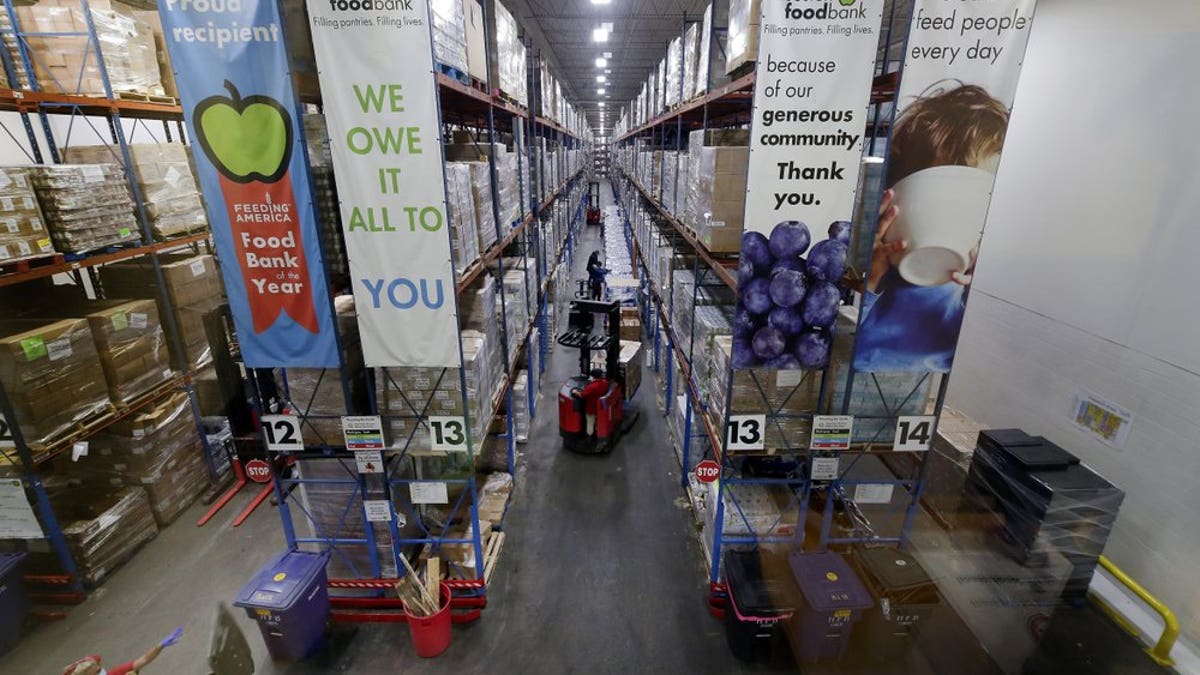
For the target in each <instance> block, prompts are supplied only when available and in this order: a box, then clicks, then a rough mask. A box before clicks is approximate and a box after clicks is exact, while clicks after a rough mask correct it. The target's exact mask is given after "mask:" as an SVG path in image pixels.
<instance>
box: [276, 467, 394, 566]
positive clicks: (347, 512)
mask: <svg viewBox="0 0 1200 675" xmlns="http://www.w3.org/2000/svg"><path fill="white" fill-rule="evenodd" d="M351 469H353V462H351ZM296 473H297V477H298V478H302V479H309V480H310V481H311V482H304V483H301V484H300V485H299V486H298V487H297V490H298V492H299V494H298V495H297V496H298V498H299V499H300V500H302V501H303V503H304V504H305V509H304V511H303V512H302V514H301V513H298V512H300V509H292V516H293V518H294V519H295V520H294V521H293V524H294V526H295V528H296V531H297V532H298V533H303V534H301V535H300V536H309V537H321V538H330V537H338V538H346V539H355V538H357V539H365V538H366V535H367V528H368V527H369V528H371V533H372V535H373V536H374V537H375V552H374V554H373V555H372V552H371V550H370V549H369V548H368V547H367V545H366V544H359V545H351V544H339V545H338V546H337V550H336V552H335V553H334V555H333V556H332V557H331V558H330V560H329V566H328V572H329V576H330V577H335V578H366V577H373V576H379V577H395V576H396V559H395V556H394V555H393V553H392V537H391V533H390V531H389V526H388V523H368V522H366V519H365V518H364V516H363V506H362V497H361V494H360V492H359V488H358V483H357V482H356V481H354V480H346V479H347V474H346V467H345V465H344V463H343V460H339V459H326V458H315V457H302V458H300V459H299V460H298V461H297V462H296ZM293 498H296V497H293ZM396 510H397V512H399V513H405V514H407V513H409V512H406V511H404V510H402V509H401V506H400V505H399V504H397V505H396ZM372 557H374V558H375V559H376V560H378V561H379V568H378V569H376V568H375V566H374V563H373V561H372Z"/></svg>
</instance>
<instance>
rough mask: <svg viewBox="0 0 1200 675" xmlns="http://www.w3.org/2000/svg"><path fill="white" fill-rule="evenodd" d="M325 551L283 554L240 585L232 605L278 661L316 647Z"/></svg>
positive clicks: (325, 613) (321, 626)
mask: <svg viewBox="0 0 1200 675" xmlns="http://www.w3.org/2000/svg"><path fill="white" fill-rule="evenodd" d="M328 562H329V553H327V552H326V553H313V552H309V551H284V552H283V553H280V554H279V555H277V556H275V557H274V558H272V559H271V561H270V562H269V563H267V565H266V566H265V567H263V568H262V569H261V570H259V571H258V573H257V574H255V575H254V578H253V579H252V580H251V581H250V583H248V584H246V585H245V586H244V587H242V590H241V591H240V592H239V593H238V594H237V599H236V600H234V603H233V604H234V605H235V606H237V607H241V608H243V609H245V610H246V615H247V616H249V617H250V618H251V619H254V620H255V621H257V622H258V629H259V631H261V632H262V636H263V641H264V642H266V643H267V651H268V652H270V654H271V658H273V659H275V660H277V661H299V660H301V659H303V658H305V657H306V656H309V655H310V654H312V653H313V652H315V651H316V650H317V649H318V648H319V647H320V646H321V639H322V638H323V637H324V635H325V622H326V621H327V620H328V619H329V589H328V588H327V587H326V582H327V577H326V574H325V565H326V563H328Z"/></svg>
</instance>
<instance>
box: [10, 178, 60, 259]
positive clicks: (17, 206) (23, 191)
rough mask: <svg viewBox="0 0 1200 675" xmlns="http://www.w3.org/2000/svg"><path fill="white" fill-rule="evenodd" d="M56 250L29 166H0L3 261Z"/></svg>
mask: <svg viewBox="0 0 1200 675" xmlns="http://www.w3.org/2000/svg"><path fill="white" fill-rule="evenodd" d="M46 253H54V244H53V242H51V240H50V236H49V234H48V233H47V232H46V227H45V225H44V224H43V223H42V212H41V211H40V210H38V204H37V195H36V193H34V190H33V182H32V181H31V180H30V176H29V169H21V168H3V169H0V262H4V261H5V260H16V259H19V258H28V257H30V256H35V255H44V254H46Z"/></svg>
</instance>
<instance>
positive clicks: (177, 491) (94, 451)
mask: <svg viewBox="0 0 1200 675" xmlns="http://www.w3.org/2000/svg"><path fill="white" fill-rule="evenodd" d="M63 464H64V467H63V468H64V469H65V470H66V471H67V472H68V473H69V474H70V475H73V476H75V477H78V478H80V479H82V480H83V482H84V483H85V484H87V485H89V486H92V487H96V488H100V489H105V490H108V491H112V490H114V488H116V489H119V488H120V487H124V486H128V487H141V488H143V489H144V490H145V491H146V496H147V497H148V498H149V500H150V510H151V512H152V513H153V514H154V519H155V521H156V522H157V523H158V524H159V525H160V526H162V527H166V526H167V525H169V524H170V523H171V522H172V521H174V520H175V518H176V517H177V516H178V515H179V514H180V513H182V512H183V510H184V509H186V508H187V507H188V506H190V505H191V503H192V502H193V501H194V500H195V499H196V497H197V496H198V495H199V494H200V492H201V491H203V490H204V487H205V486H206V485H207V483H208V466H207V464H206V463H205V461H204V451H203V449H202V447H201V444H200V436H199V433H198V431H197V426H196V418H195V416H194V415H193V414H192V407H191V402H190V401H189V400H188V397H187V394H185V393H183V392H180V393H178V394H175V395H173V396H170V397H168V398H166V399H165V400H163V401H161V402H160V403H158V404H156V405H155V406H153V407H152V408H149V409H147V410H144V411H142V412H140V413H138V414H137V415H134V416H132V417H128V418H126V419H123V420H121V421H120V422H119V423H117V424H115V425H112V426H110V427H108V428H107V429H105V430H104V432H103V433H100V434H97V435H95V436H93V437H92V438H91V440H90V442H89V447H88V453H87V455H86V456H83V457H80V458H79V459H78V460H77V461H66V458H65V457H64V461H63Z"/></svg>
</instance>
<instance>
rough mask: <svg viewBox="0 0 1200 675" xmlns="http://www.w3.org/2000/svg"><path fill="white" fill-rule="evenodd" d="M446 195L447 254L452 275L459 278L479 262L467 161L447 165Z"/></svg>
mask: <svg viewBox="0 0 1200 675" xmlns="http://www.w3.org/2000/svg"><path fill="white" fill-rule="evenodd" d="M445 171H446V196H447V200H448V201H447V207H448V211H449V213H448V214H447V215H448V216H449V218H450V253H451V259H452V260H453V262H454V273H455V274H456V275H457V276H460V277H461V276H462V275H463V273H464V272H466V271H467V269H468V268H469V267H471V265H473V264H474V263H475V261H476V260H479V224H478V222H477V221H476V209H475V189H474V186H473V184H472V182H471V174H472V171H471V165H470V163H468V162H446V165H445Z"/></svg>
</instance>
